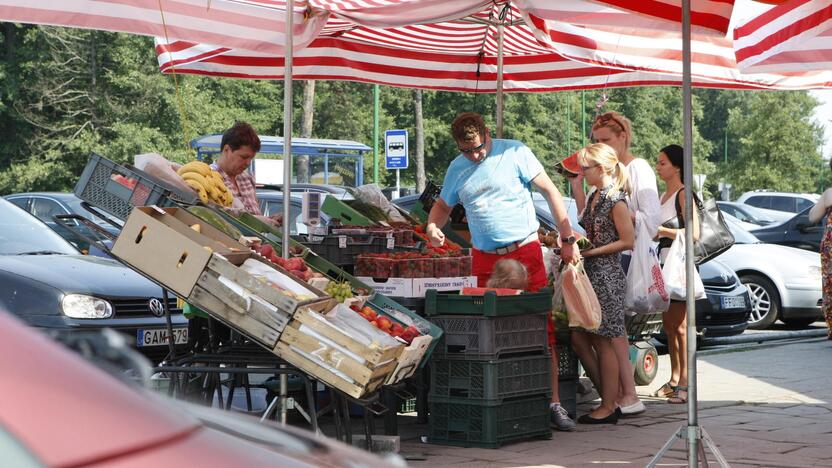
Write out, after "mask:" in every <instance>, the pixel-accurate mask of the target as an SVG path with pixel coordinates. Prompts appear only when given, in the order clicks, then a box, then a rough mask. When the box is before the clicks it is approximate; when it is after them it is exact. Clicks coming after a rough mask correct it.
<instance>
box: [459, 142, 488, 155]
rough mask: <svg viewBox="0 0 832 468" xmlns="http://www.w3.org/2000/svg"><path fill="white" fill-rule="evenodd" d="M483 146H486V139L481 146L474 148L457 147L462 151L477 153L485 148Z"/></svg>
mask: <svg viewBox="0 0 832 468" xmlns="http://www.w3.org/2000/svg"><path fill="white" fill-rule="evenodd" d="M483 146H485V141H483V142H482V144H480V145H479V146H475V147H473V148H467V149H466V148H459V147H457V149H459V152H460V153H467V154H471V153H476V152H477V151H479V150H481V149H482V148H483Z"/></svg>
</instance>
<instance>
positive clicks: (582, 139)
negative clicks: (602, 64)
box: [581, 89, 586, 147]
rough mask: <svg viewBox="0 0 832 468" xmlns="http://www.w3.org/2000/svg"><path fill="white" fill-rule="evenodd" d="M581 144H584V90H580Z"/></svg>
mask: <svg viewBox="0 0 832 468" xmlns="http://www.w3.org/2000/svg"><path fill="white" fill-rule="evenodd" d="M581 146H582V147H583V146H586V90H585V89H582V90H581Z"/></svg>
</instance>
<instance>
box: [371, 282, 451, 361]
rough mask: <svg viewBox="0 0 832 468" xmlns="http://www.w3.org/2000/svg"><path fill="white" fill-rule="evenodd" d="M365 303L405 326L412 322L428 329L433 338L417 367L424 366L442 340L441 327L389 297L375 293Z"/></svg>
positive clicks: (423, 328)
mask: <svg viewBox="0 0 832 468" xmlns="http://www.w3.org/2000/svg"><path fill="white" fill-rule="evenodd" d="M367 305H369V306H370V307H372V308H373V310H375V311H376V312H380V313H382V314H384V315H386V316H388V317H390V318H391V319H394V320H396V321H397V322H399V323H401V324H402V325H404V326H407V324H409V323H414V324H415V325H416V328H418V329H419V330H420V331H422V330H430V331H429V332H428V334H429V335H430V336H431V338H433V339H432V340H431V342H430V346H429V347H428V350H427V351H425V355H424V356H422V362H421V363H420V364H419V368H420V369H421V368H422V367H425V364H426V363H427V362H428V359H430V356H431V354H433V350H434V349H436V346H437V345H438V344H439V342H440V341H441V340H442V335H443V334H444V332H443V331H442V329H441V328H439V327H438V326H436V325H435V324H433V323H431V322H429V321H427V320H425V319H424V318H422V317H420V316H418V315H416V313H415V312H413V311H411V310H409V309H408V308H407V307H404V306H402V305H401V304H399V303H397V302H395V301H393V300H392V299H390V298H389V297H387V296H385V295H383V294H379V293H375V294H373V295H372V296H371V297H370V299H368V300H367Z"/></svg>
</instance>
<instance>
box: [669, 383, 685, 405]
mask: <svg viewBox="0 0 832 468" xmlns="http://www.w3.org/2000/svg"><path fill="white" fill-rule="evenodd" d="M667 402H668V403H671V404H677V405H678V404H682V403H687V402H688V387H682V386H678V387H676V391H675V392H674V394H673V396H671V397H670V398H668V399H667Z"/></svg>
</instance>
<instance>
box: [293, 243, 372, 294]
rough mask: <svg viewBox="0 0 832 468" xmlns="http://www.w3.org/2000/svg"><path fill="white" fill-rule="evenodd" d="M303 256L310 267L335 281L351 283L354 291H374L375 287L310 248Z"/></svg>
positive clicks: (367, 292)
mask: <svg viewBox="0 0 832 468" xmlns="http://www.w3.org/2000/svg"><path fill="white" fill-rule="evenodd" d="M302 257H303V259H304V261H306V264H307V265H309V267H310V268H312V269H313V270H315V271H317V272H318V273H321V274H322V275H324V276H326V277H327V278H329V279H331V280H333V281H337V282H339V283H340V282H344V281H346V282H348V283H350V286H351V287H352V292H353V293H360V292H364V294H367V295H370V294H372V293H373V292H374V291H373V288H371V287H370V286H367V285H366V284H364V283H362V282H361V281H359V280H358V279H357V278H356V277H355V276H353V275H351V274H349V273H347V272H346V271H344V270H342V269H341V268H339V267H337V266H336V265H335V264H334V263H332V262H330V261H329V260H327V259H325V258H324V257H321V256H320V255H318V254H316V253H315V252H313V251H311V250H309V249H305V250H304V254H303V255H302ZM361 290H364V291H361Z"/></svg>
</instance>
